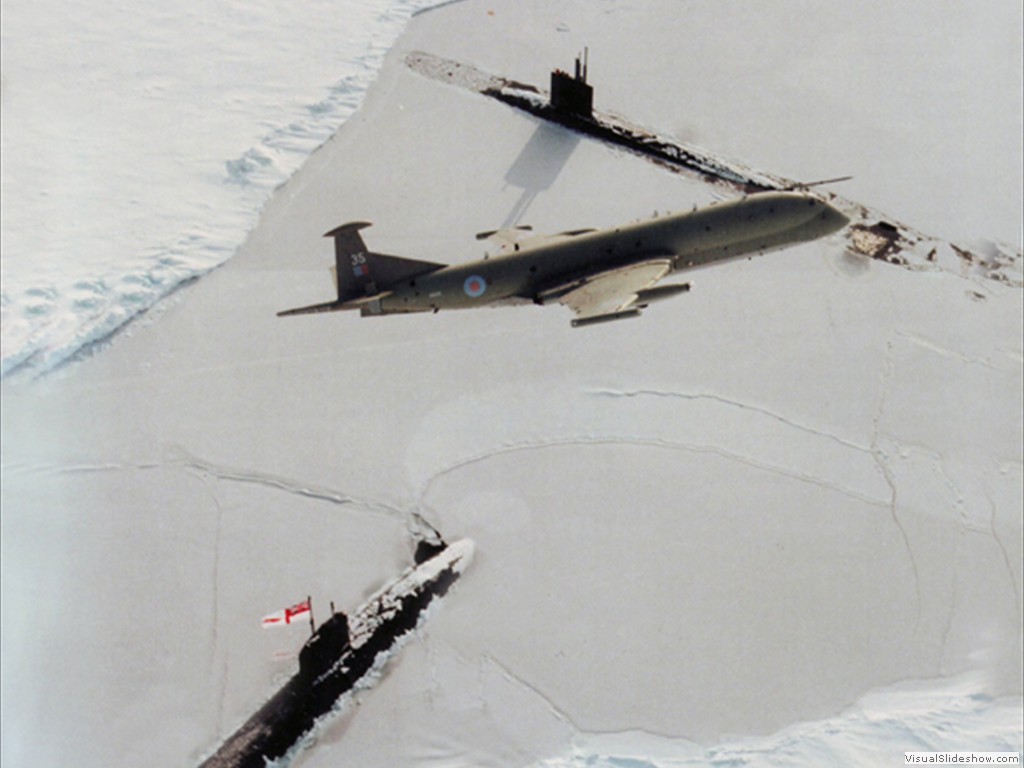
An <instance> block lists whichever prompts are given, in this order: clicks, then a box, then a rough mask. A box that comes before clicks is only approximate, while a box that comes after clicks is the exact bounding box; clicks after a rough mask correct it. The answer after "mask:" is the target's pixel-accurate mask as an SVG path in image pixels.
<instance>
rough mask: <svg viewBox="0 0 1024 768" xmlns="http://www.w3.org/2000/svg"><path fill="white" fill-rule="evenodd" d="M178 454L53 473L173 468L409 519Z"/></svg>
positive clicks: (371, 504)
mask: <svg viewBox="0 0 1024 768" xmlns="http://www.w3.org/2000/svg"><path fill="white" fill-rule="evenodd" d="M178 453H179V454H180V455H181V458H179V459H177V460H173V461H160V462H137V463H124V464H118V463H114V462H108V463H103V464H68V465H62V466H60V467H54V468H52V470H53V471H58V472H62V473H76V472H81V473H87V472H120V471H125V470H140V471H150V470H156V469H166V468H168V467H176V468H180V469H184V470H186V471H189V472H193V473H195V474H196V475H198V476H199V477H200V478H205V477H208V476H209V477H213V478H216V479H217V480H223V481H226V482H235V483H246V484H253V485H260V486H263V487H265V488H270V489H272V490H277V491H283V492H285V493H289V494H293V495H296V496H301V497H304V498H307V499H312V500H314V501H325V502H328V503H330V504H335V505H338V506H350V507H354V508H357V509H359V510H361V511H364V512H370V513H373V514H380V515H385V516H387V517H393V518H397V519H401V520H407V519H408V517H409V513H407V512H406V511H405V510H402V509H400V508H398V507H396V506H394V505H392V504H387V503H384V502H380V501H374V500H372V499H361V498H358V497H356V496H352V495H349V494H346V493H343V492H341V491H338V490H336V489H333V488H326V487H323V486H315V485H311V484H308V483H304V482H302V481H301V480H296V479H293V478H288V477H283V476H280V475H272V474H269V473H265V472H257V471H255V470H246V469H240V468H237V467H229V466H226V465H218V464H214V463H212V462H208V461H204V460H203V459H200V458H198V457H195V456H191V455H189V454H188V453H186V452H185V451H182V450H180V449H179V450H178Z"/></svg>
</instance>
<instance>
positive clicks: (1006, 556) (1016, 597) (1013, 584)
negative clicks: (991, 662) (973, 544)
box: [985, 490, 1024, 652]
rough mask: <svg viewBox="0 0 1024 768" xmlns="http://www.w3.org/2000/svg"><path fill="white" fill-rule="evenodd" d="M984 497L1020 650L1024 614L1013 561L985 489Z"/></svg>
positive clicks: (993, 501)
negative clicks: (1010, 595) (1007, 583)
mask: <svg viewBox="0 0 1024 768" xmlns="http://www.w3.org/2000/svg"><path fill="white" fill-rule="evenodd" d="M985 497H986V498H987V499H988V504H989V508H990V509H991V510H992V516H991V518H990V519H989V523H990V525H991V530H992V538H993V539H995V540H996V546H997V547H999V551H1000V552H1001V553H1002V554H1003V563H1004V564H1005V565H1006V572H1007V573H1008V574H1009V576H1010V589H1012V590H1013V610H1014V612H1015V613H1016V614H1017V646H1018V648H1017V650H1018V652H1019V651H1020V644H1021V641H1022V639H1024V629H1022V625H1024V614H1022V606H1021V599H1020V590H1018V589H1017V578H1016V574H1014V572H1013V562H1012V561H1011V560H1010V553H1009V552H1008V551H1007V549H1006V545H1005V544H1004V543H1003V539H1002V537H1000V535H999V529H998V528H997V527H996V503H995V500H993V498H992V496H991V495H990V494H989V493H988V490H986V491H985Z"/></svg>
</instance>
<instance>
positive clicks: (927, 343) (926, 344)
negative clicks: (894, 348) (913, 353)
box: [895, 331, 1002, 371]
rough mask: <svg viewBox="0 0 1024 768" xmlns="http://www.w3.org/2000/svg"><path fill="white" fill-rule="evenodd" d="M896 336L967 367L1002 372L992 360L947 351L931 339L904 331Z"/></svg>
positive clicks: (898, 332) (897, 332) (896, 333)
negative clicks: (979, 367)
mask: <svg viewBox="0 0 1024 768" xmlns="http://www.w3.org/2000/svg"><path fill="white" fill-rule="evenodd" d="M895 336H896V337H898V338H900V339H904V340H906V341H907V342H909V343H910V344H913V345H915V346H917V347H921V348H922V349H926V350H928V351H929V352H934V353H935V354H937V355H940V356H942V357H947V358H949V359H951V360H958V361H959V362H961V363H963V364H965V365H980V366H982V367H984V368H988V369H990V370H993V371H999V370H1002V369H1000V368H999V366H997V365H996V364H995V363H993V362H992V361H991V360H989V359H987V358H983V357H970V356H969V355H965V354H963V353H962V352H957V351H956V350H953V349H947V348H946V347H943V346H942V345H940V344H938V343H936V342H934V341H932V340H931V339H926V338H924V337H923V336H918V335H916V334H912V333H904V332H902V331H896V332H895Z"/></svg>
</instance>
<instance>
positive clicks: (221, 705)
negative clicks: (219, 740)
mask: <svg viewBox="0 0 1024 768" xmlns="http://www.w3.org/2000/svg"><path fill="white" fill-rule="evenodd" d="M203 486H204V487H206V489H207V491H208V492H209V494H210V498H211V499H212V500H213V505H214V506H215V507H216V508H217V521H216V526H215V530H214V537H213V573H212V578H213V616H212V619H211V632H210V634H211V637H210V641H211V645H210V647H211V655H210V667H211V669H210V673H211V675H212V673H213V666H214V665H215V664H216V663H217V655H218V653H219V652H220V632H219V626H220V548H221V533H222V530H223V525H224V508H223V507H222V506H221V503H220V499H219V498H217V491H216V488H213V487H210V483H209V482H208V481H207V479H206V478H203ZM221 666H222V670H221V679H220V697H219V700H218V705H217V733H220V732H221V731H222V730H223V726H224V712H225V710H226V707H227V695H228V675H229V669H228V655H227V654H224V655H223V662H222V665H221Z"/></svg>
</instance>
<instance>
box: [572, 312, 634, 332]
mask: <svg viewBox="0 0 1024 768" xmlns="http://www.w3.org/2000/svg"><path fill="white" fill-rule="evenodd" d="M639 316H640V310H639V309H624V310H622V311H621V312H609V313H608V314H605V315H594V316H593V317H578V318H576V319H575V320H573V321H572V327H573V328H584V327H586V326H588V325H598V324H600V323H610V322H612V321H613V320H625V319H627V318H630V317H639Z"/></svg>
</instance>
